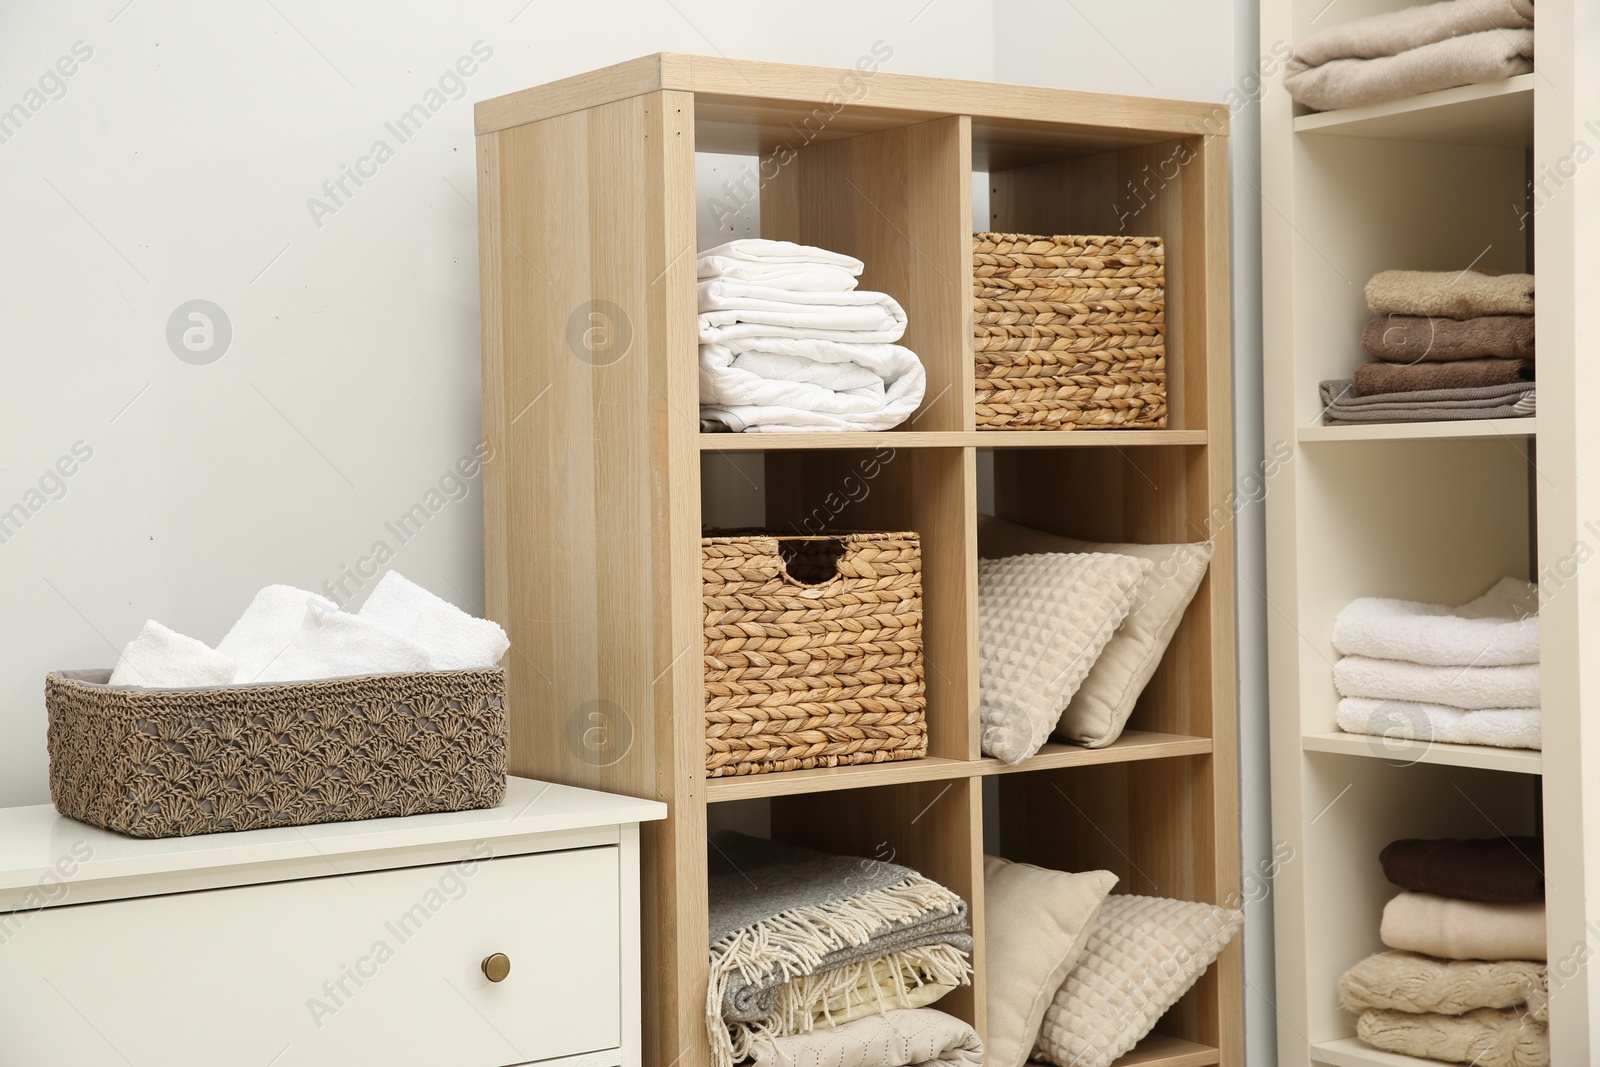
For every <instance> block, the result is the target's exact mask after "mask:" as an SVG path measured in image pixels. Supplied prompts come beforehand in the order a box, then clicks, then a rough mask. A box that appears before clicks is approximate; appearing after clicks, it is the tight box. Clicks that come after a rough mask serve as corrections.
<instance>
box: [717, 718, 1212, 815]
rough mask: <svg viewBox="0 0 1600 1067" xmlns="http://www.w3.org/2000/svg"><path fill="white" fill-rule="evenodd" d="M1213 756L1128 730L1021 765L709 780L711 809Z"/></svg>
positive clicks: (971, 763)
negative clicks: (1112, 739)
mask: <svg viewBox="0 0 1600 1067" xmlns="http://www.w3.org/2000/svg"><path fill="white" fill-rule="evenodd" d="M1211 750H1212V749H1211V738H1209V737H1191V736H1188V735H1186V734H1161V733H1152V732H1149V731H1145V730H1127V731H1125V732H1124V733H1123V735H1122V736H1121V737H1120V738H1118V739H1117V741H1116V743H1115V744H1112V745H1108V746H1106V747H1105V748H1084V747H1083V746H1082V745H1069V744H1062V743H1059V742H1054V741H1052V742H1050V743H1049V744H1047V745H1045V746H1044V748H1042V749H1040V750H1039V753H1038V754H1037V755H1035V756H1034V757H1032V758H1031V759H1026V760H1023V761H1022V762H1021V763H1017V764H1005V763H1001V762H1000V761H999V760H997V759H991V758H988V757H985V758H983V759H974V760H961V759H945V758H942V757H939V756H924V757H923V758H922V759H915V760H903V761H901V762H898V763H864V764H858V765H856V766H852V767H818V768H816V769H814V770H809V771H775V772H773V773H771V774H743V775H737V776H734V777H729V778H708V779H706V803H708V804H718V803H726V802H728V801H733V800H753V799H756V798H758V797H782V796H793V795H794V794H796V793H826V792H832V791H834V790H837V789H870V788H872V787H874V786H880V785H901V784H905V783H908V782H939V781H945V780H948V779H952V778H981V777H986V776H988V775H991V774H1015V773H1017V772H1018V771H1043V770H1052V769H1054V768H1058V767H1092V766H1098V765H1101V764H1107V763H1128V762H1132V761H1134V760H1150V759H1172V758H1174V757H1178V756H1202V755H1205V754H1206V753H1209V752H1210V751H1211Z"/></svg>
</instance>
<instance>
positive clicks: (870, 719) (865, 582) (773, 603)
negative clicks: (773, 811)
mask: <svg viewBox="0 0 1600 1067" xmlns="http://www.w3.org/2000/svg"><path fill="white" fill-rule="evenodd" d="M700 558H701V579H702V582H703V586H704V597H705V682H706V774H707V776H708V777H712V778H718V777H723V776H725V775H735V774H761V773H763V772H766V771H792V770H803V769H806V768H810V767H836V766H840V765H843V764H851V763H881V762H885V761H888V760H906V759H916V758H918V757H920V756H924V755H926V754H927V751H928V724H927V716H926V698H925V696H924V690H923V677H922V550H921V545H920V542H919V541H918V538H917V535H916V534H914V533H840V534H836V535H832V536H826V537H787V536H783V535H772V534H760V533H750V532H740V533H729V534H726V535H721V536H715V537H706V538H704V539H702V540H701V542H700Z"/></svg>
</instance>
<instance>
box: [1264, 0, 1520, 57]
mask: <svg viewBox="0 0 1600 1067" xmlns="http://www.w3.org/2000/svg"><path fill="white" fill-rule="evenodd" d="M1335 17H1337V16H1335ZM1532 28H1533V0H1443V2H1442V3H1437V4H1422V5H1420V6H1417V7H1406V8H1401V9H1400V10H1399V11H1390V12H1388V13H1387V14H1383V15H1373V16H1371V17H1369V18H1364V19H1355V20H1353V21H1351V22H1338V23H1334V24H1333V25H1330V26H1327V27H1325V28H1324V29H1320V30H1317V31H1316V32H1315V33H1312V34H1310V35H1309V36H1307V37H1306V38H1305V39H1303V40H1302V41H1300V42H1299V43H1298V44H1296V45H1295V48H1294V60H1293V61H1292V62H1291V65H1290V69H1291V70H1292V69H1294V63H1299V64H1300V66H1301V67H1319V66H1321V65H1322V64H1324V63H1328V62H1331V61H1333V60H1335V59H1378V58H1380V57H1382V56H1392V55H1398V54H1399V53H1401V52H1409V51H1410V50H1411V49H1413V48H1421V47H1422V46H1423V45H1426V44H1432V43H1434V42H1435V41H1443V40H1446V39H1448V38H1451V37H1460V36H1462V35H1463V34H1468V33H1482V32H1483V31H1484V30H1531V29H1532Z"/></svg>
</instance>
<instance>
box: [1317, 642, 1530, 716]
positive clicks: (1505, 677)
mask: <svg viewBox="0 0 1600 1067" xmlns="http://www.w3.org/2000/svg"><path fill="white" fill-rule="evenodd" d="M1333 686H1334V688H1335V689H1337V690H1338V691H1339V695H1340V696H1343V697H1368V698H1371V699H1373V700H1401V701H1413V702H1416V703H1419V704H1443V705H1445V706H1446V707H1451V708H1462V709H1465V710H1468V711H1473V710H1478V709H1483V708H1536V707H1538V706H1539V665H1538V664H1537V663H1532V664H1518V665H1515V666H1510V667H1431V666H1428V665H1426V664H1421V663H1405V662H1402V661H1400V660H1387V659H1372V658H1370V657H1367V656H1345V657H1344V658H1343V659H1340V660H1339V661H1337V662H1336V663H1334V665H1333Z"/></svg>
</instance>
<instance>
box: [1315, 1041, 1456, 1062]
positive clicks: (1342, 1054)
mask: <svg viewBox="0 0 1600 1067" xmlns="http://www.w3.org/2000/svg"><path fill="white" fill-rule="evenodd" d="M1311 1058H1312V1060H1314V1061H1315V1062H1317V1063H1323V1064H1327V1065H1328V1067H1438V1062H1439V1061H1437V1060H1419V1059H1417V1058H1416V1057H1414V1056H1400V1055H1397V1054H1395V1053H1393V1052H1380V1051H1378V1050H1377V1049H1375V1048H1373V1047H1372V1046H1371V1045H1368V1044H1367V1043H1366V1042H1364V1041H1362V1040H1361V1039H1360V1038H1357V1037H1347V1038H1343V1039H1342V1040H1339V1041H1323V1042H1321V1043H1319V1044H1315V1045H1312V1046H1311Z"/></svg>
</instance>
